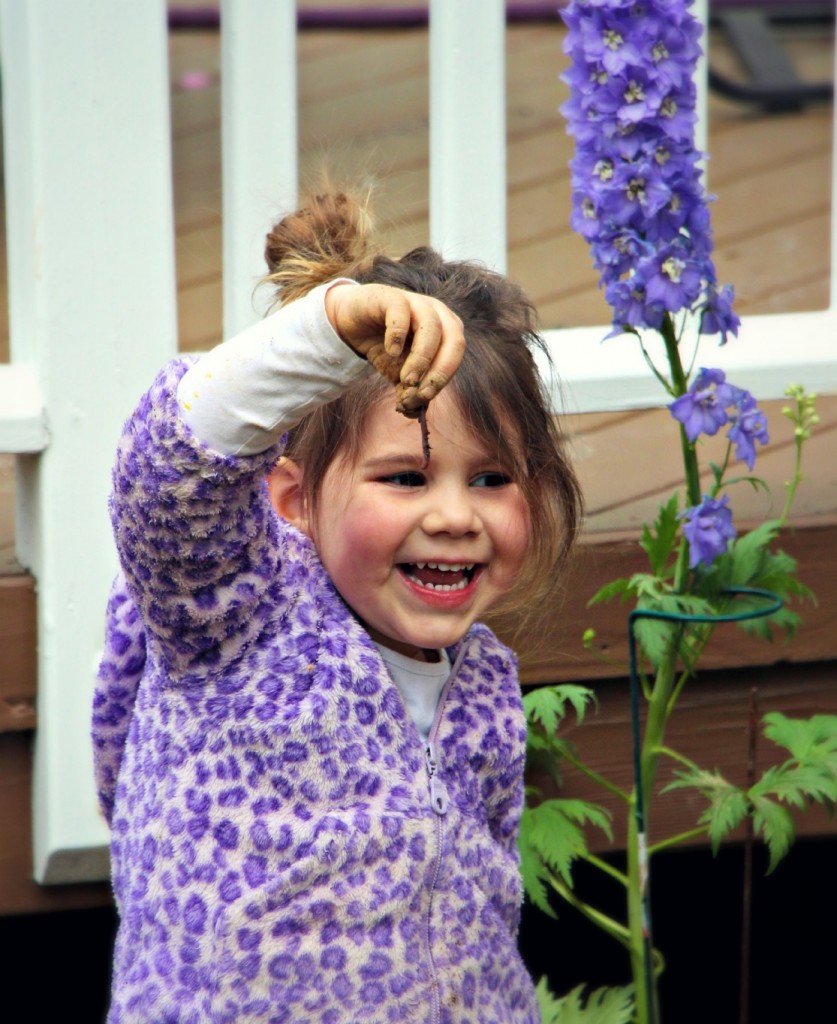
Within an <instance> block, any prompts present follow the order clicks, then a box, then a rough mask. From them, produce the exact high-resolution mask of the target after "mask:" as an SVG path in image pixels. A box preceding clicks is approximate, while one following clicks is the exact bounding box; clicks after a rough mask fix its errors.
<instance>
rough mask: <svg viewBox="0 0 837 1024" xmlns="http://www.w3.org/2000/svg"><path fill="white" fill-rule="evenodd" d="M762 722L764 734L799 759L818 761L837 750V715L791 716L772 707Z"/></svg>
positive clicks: (802, 760)
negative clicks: (773, 709) (772, 709)
mask: <svg viewBox="0 0 837 1024" xmlns="http://www.w3.org/2000/svg"><path fill="white" fill-rule="evenodd" d="M762 722H763V723H764V735H765V736H766V737H767V738H768V739H769V740H770V741H771V742H772V743H775V744H776V745H777V746H779V747H784V748H785V749H786V750H788V751H789V752H790V754H791V756H792V757H794V758H796V760H797V761H801V762H803V763H807V762H810V761H815V762H816V761H820V760H821V759H829V755H831V754H834V753H837V715H812V716H811V717H810V718H788V717H787V716H785V715H783V714H781V713H780V712H778V711H770V712H768V713H767V714H766V715H765V716H764V717H763V718H762Z"/></svg>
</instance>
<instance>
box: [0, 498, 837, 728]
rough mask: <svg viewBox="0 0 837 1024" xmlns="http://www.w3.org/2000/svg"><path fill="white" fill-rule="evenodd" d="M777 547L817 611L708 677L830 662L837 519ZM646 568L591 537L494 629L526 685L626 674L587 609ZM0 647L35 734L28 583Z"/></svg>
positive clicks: (639, 557) (617, 545)
mask: <svg viewBox="0 0 837 1024" xmlns="http://www.w3.org/2000/svg"><path fill="white" fill-rule="evenodd" d="M781 546H782V548H783V549H784V550H785V551H787V552H788V554H790V555H791V556H792V557H794V558H796V559H797V560H798V563H799V576H800V579H802V580H803V581H804V582H805V583H806V584H808V586H810V587H811V588H812V589H813V591H814V593H815V594H817V596H818V599H819V604H818V605H816V606H814V607H812V606H810V605H805V606H804V607H803V608H802V609H800V610H801V613H802V615H803V619H804V621H803V625H802V627H801V628H800V631H799V634H798V636H797V637H796V638H795V639H794V640H793V642H792V643H791V644H789V645H788V646H784V645H782V644H775V645H770V644H766V643H762V642H759V641H756V640H753V639H752V638H749V637H746V636H745V635H744V634H743V633H742V632H741V631H740V630H737V629H734V628H732V627H725V628H723V629H720V630H718V632H717V633H716V636H715V638H713V641H712V644H711V645H710V646H709V648H708V649H707V652H706V655H705V657H704V659H703V662H702V664H703V665H704V666H705V667H706V668H707V669H716V668H736V667H745V666H752V665H772V664H776V663H778V662H785V663H794V664H796V663H802V662H808V661H824V660H828V659H837V518H831V519H830V521H827V522H825V523H816V522H815V523H814V525H806V526H805V528H801V527H800V528H798V529H797V530H796V531H795V532H793V533H787V534H786V535H785V536H784V537H783V539H782V545H781ZM644 568H645V557H644V555H643V553H642V551H641V550H640V548H639V546H638V544H637V543H636V540H635V539H621V540H612V539H611V538H609V537H607V536H606V535H605V536H604V537H602V538H599V539H596V538H595V537H594V536H590V537H588V538H585V539H584V541H583V542H582V543H581V544H580V545H579V548H578V550H577V552H576V554H575V556H574V557H573V560H572V562H571V564H570V566H569V567H568V569H567V572H566V579H565V581H564V582H563V585H562V587H561V591H560V593H558V594H557V595H556V596H555V597H554V598H553V599H552V601H550V602H549V604H548V605H547V606H546V607H545V608H544V609H543V610H542V613H541V615H540V616H539V617H538V623H537V625H536V626H534V625H533V624H532V623H526V624H525V633H524V635H523V637H518V639H517V641H516V640H515V635H516V630H517V620H504V619H500V620H497V621H495V623H494V624H495V626H496V627H497V629H498V631H499V632H500V633H501V635H502V636H503V637H504V638H505V639H507V640H508V642H509V643H511V644H512V646H514V647H516V648H517V649H518V650H519V652H520V657H521V673H522V677H523V679H524V681H525V682H527V683H542V682H556V681H566V680H576V681H577V680H582V679H603V678H607V677H610V676H614V675H620V674H622V672H625V671H627V669H626V667H625V666H626V665H627V641H626V634H625V628H626V626H625V623H626V611H625V609H624V608H623V607H622V606H620V605H618V604H613V605H604V606H598V607H597V608H595V609H588V608H587V602H588V601H589V599H590V598H591V597H592V596H593V594H594V593H596V591H597V590H598V589H599V588H600V587H601V586H602V585H603V584H604V583H606V582H608V581H609V580H612V579H616V578H617V577H620V576H630V575H632V574H633V573H634V572H640V571H643V570H644ZM569 595H571V598H570V597H569ZM588 627H592V628H594V629H595V630H596V634H597V636H596V643H595V653H591V652H588V651H586V650H585V649H584V648H583V647H582V645H581V636H582V633H583V632H584V630H586V629H587V628H588ZM0 638H4V639H5V641H6V642H4V643H3V644H2V654H0V657H3V658H4V659H5V662H0V669H2V674H0V680H2V682H0V686H1V687H2V689H0V731H2V730H3V729H13V730H18V729H21V728H32V727H33V726H34V724H35V716H34V705H35V695H36V679H35V610H34V583H33V581H32V579H31V577H29V576H26V575H18V576H7V577H2V578H0ZM533 638H534V639H533ZM603 659H604V660H603ZM620 666H621V667H620Z"/></svg>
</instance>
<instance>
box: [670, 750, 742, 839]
mask: <svg viewBox="0 0 837 1024" xmlns="http://www.w3.org/2000/svg"><path fill="white" fill-rule="evenodd" d="M675 775H676V776H677V779H676V780H675V781H674V782H671V783H669V784H668V785H667V786H666V787H665V789H664V790H663V792H664V793H665V792H668V791H670V790H675V789H696V790H697V791H698V792H699V793H700V794H701V796H703V797H705V798H706V799H707V800H708V801H709V806H708V807H707V808H706V809H705V810H704V811H703V813H702V814H701V816H700V818H698V824H699V825H706V826H707V831H708V834H709V839H710V842H711V844H712V852H713V853H717V852H718V848H719V846H720V845H721V842H722V841H723V840H724V839H725V838H726V837H727V836H728V835H729V833H730V832H732V831H733V830H734V829H736V828H738V826H739V825H740V824H741V822H742V821H743V820H744V818H745V817H746V816H747V810H748V807H749V804H748V801H747V796H746V794H745V793H744V792H743V790H741V789H739V788H738V786H734V785H733V784H732V783H731V782H727V780H726V779H725V778H724V777H723V776H722V775H721V774H720V772H718V771H709V770H707V769H704V768H698V769H696V770H694V771H691V770H685V771H679V770H678V771H677V772H675Z"/></svg>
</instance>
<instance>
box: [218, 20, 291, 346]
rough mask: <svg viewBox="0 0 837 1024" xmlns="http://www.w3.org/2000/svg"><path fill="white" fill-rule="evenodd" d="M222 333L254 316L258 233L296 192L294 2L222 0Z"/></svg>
mask: <svg viewBox="0 0 837 1024" xmlns="http://www.w3.org/2000/svg"><path fill="white" fill-rule="evenodd" d="M221 29H222V31H221V128H222V150H221V152H222V157H221V166H222V188H223V197H224V198H223V216H224V229H223V230H224V235H223V260H224V335H225V337H228V338H230V337H232V336H233V335H234V334H237V333H238V332H239V331H241V330H243V329H244V328H245V327H247V326H249V325H250V324H251V323H253V322H254V321H256V320H257V319H259V316H260V314H259V312H258V311H257V306H256V305H255V303H254V295H253V289H254V288H255V286H256V285H257V284H258V282H259V280H260V278H261V277H262V275H263V273H264V238H265V231H266V229H267V227H268V226H269V224H270V222H271V219H272V218H274V217H275V216H276V214H277V212H287V211H289V210H292V209H294V207H295V204H296V198H297V87H296V4H295V3H294V0H246V2H243V3H242V2H241V0H223V2H222V4H221Z"/></svg>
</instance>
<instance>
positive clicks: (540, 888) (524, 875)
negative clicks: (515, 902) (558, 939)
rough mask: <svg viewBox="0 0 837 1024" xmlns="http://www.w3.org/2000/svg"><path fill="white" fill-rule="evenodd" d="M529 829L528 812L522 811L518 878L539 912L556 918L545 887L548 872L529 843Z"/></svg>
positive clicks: (518, 842)
mask: <svg viewBox="0 0 837 1024" xmlns="http://www.w3.org/2000/svg"><path fill="white" fill-rule="evenodd" d="M530 829H531V816H530V812H529V811H528V809H524V811H523V814H522V815H521V818H520V833H519V835H518V840H517V846H518V849H519V850H520V877H521V879H522V881H523V889H524V891H525V893H526V895H527V896H528V897H529V899H530V900H531V901H532V903H534V905H535V906H536V907H538V909H539V910H542V911H543V912H544V913H545V914H547V915H548V916H549V917H552V918H556V917H557V915H556V913H555V911H554V910H553V909H552V906H551V904H550V902H549V892H548V890H547V887H546V883H547V882H548V880H549V871H548V869H547V867H546V865H545V864H544V862H543V860H542V859H541V857H539V856H538V853H537V851H536V850H535V848H534V847H533V846H532V843H531V842H530V841H529V833H530Z"/></svg>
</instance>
